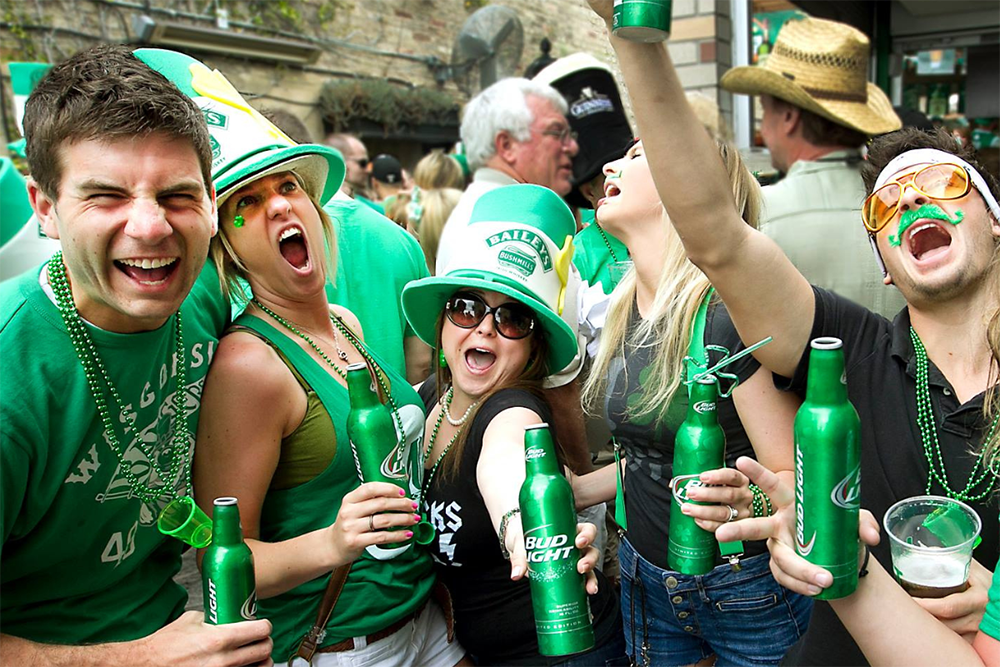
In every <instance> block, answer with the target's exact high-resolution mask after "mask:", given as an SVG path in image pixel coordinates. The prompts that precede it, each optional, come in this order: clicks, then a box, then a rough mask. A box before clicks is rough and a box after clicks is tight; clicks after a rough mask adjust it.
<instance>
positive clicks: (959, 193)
mask: <svg viewBox="0 0 1000 667" xmlns="http://www.w3.org/2000/svg"><path fill="white" fill-rule="evenodd" d="M971 187H972V185H971V180H970V179H969V173H968V172H967V171H966V170H965V167H962V166H961V165H957V164H951V163H948V162H943V163H939V164H931V165H927V166H926V167H924V168H923V169H920V170H919V171H916V172H914V173H913V174H907V175H905V176H903V177H902V179H900V180H895V181H890V182H889V183H886V184H885V185H883V186H882V187H880V188H879V189H878V190H876V191H875V192H873V193H871V194H870V195H868V198H867V199H865V203H864V205H863V206H862V207H861V219H862V220H863V221H864V223H865V228H867V229H868V231H869V232H871V233H872V234H876V233H878V232H879V231H880V230H881V229H882V228H883V227H885V226H886V225H887V224H889V222H890V221H891V220H892V219H893V217H895V215H896V211H898V210H899V201H900V200H901V199H902V198H903V192H904V191H905V190H906V188H913V189H914V190H916V191H917V192H919V193H920V194H922V195H924V196H925V197H930V198H931V199H938V200H942V201H943V200H948V199H960V198H962V197H964V196H965V195H967V194H969V189H970V188H971Z"/></svg>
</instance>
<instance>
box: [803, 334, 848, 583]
mask: <svg viewBox="0 0 1000 667" xmlns="http://www.w3.org/2000/svg"><path fill="white" fill-rule="evenodd" d="M810 346H811V348H812V349H811V350H810V354H809V378H808V380H807V384H806V400H805V402H803V403H802V407H800V408H799V411H798V412H797V413H796V415H795V515H796V520H795V550H796V552H797V553H798V554H799V555H800V556H802V557H803V558H805V559H806V560H807V561H809V562H810V563H812V564H814V565H819V566H820V567H822V568H825V569H827V570H829V571H830V574H832V575H833V585H831V586H830V587H829V588H827V589H825V590H824V591H823V592H822V593H820V594H819V595H817V596H815V597H816V599H818V600H835V599H837V598H842V597H845V596H847V595H850V594H851V593H853V592H854V589H856V588H857V587H858V511H859V508H860V505H861V448H860V444H859V443H860V428H861V427H860V421H859V419H858V413H857V411H856V410H855V409H854V406H853V405H851V402H850V401H849V400H848V399H847V376H846V373H845V371H844V350H843V346H844V344H843V342H842V341H841V340H840V339H839V338H830V337H826V338H816V339H814V340H813V341H812V343H811V344H810Z"/></svg>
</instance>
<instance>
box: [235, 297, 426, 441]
mask: <svg viewBox="0 0 1000 667" xmlns="http://www.w3.org/2000/svg"><path fill="white" fill-rule="evenodd" d="M251 303H253V305H255V306H257V307H258V308H260V309H261V310H262V311H264V313H266V314H267V315H269V316H270V317H271V318H272V319H273V320H274V321H276V322H277V323H278V324H280V325H281V326H283V327H285V328H286V329H288V330H289V331H291V332H292V333H293V334H295V335H296V336H298V337H299V338H301V339H302V340H304V341H305V342H306V343H308V344H309V347H311V348H312V349H313V350H315V351H316V354H318V355H319V356H320V358H321V359H322V360H323V361H325V362H326V363H327V365H328V366H329V367H330V368H332V369H333V370H334V371H336V373H337V375H339V376H340V377H342V378H344V381H345V382H346V381H347V371H345V370H344V369H343V368H341V367H340V366H338V365H337V364H335V363H334V361H333V359H331V358H330V356H329V355H328V354H327V353H326V352H324V351H323V348H321V347H320V346H319V345H317V344H316V342H315V341H314V340H313V339H312V338H310V337H309V336H308V334H306V333H305V332H304V331H301V330H300V329H298V328H297V327H296V326H295V325H294V324H292V323H291V322H289V321H288V320H286V319H285V318H283V317H282V316H281V315H278V314H277V313H276V312H274V311H273V310H271V309H270V308H268V307H267V306H265V305H264V304H262V303H261V302H260V301H258V300H257V299H256V297H255V298H253V299H251ZM330 321H331V322H333V324H334V326H335V327H337V329H338V330H339V331H340V333H341V335H343V336H344V338H346V339H348V340H349V341H350V342H351V343H352V344H353V345H354V349H356V350H357V351H358V353H359V354H360V355H361V356H362V357H363V358H364V360H365V361H366V362H367V363H368V367H369V368H371V369H372V370H374V371H375V379H376V380H377V381H378V386H379V387H380V388H381V389H382V393H383V395H385V397H386V402H387V403H388V404H389V412H390V413H391V414H392V417H393V419H394V420H395V422H396V427H397V428H398V429H399V433H400V437H405V434H406V431H405V430H404V429H403V419H402V417H400V416H399V408H397V407H396V401H395V399H393V397H392V394H391V393H389V387H388V386H386V384H385V380H384V379H383V377H382V369H381V368H380V367H379V366H378V364H377V363H375V360H374V359H373V358H372V357H371V355H370V354H368V351H367V350H366V349H365V347H364V345H362V344H361V340H360V339H359V338H357V337H356V336H355V335H354V332H352V331H351V330H350V329H349V328H348V327H346V326H345V325H344V323H343V322H341V321H340V318H339V317H336V316H335V315H334V314H333V313H330ZM338 356H339V355H338ZM346 356H347V354H344V357H346ZM342 358H343V357H342ZM374 389H375V388H374V387H372V390H373V391H374Z"/></svg>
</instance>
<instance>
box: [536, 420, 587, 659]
mask: <svg viewBox="0 0 1000 667" xmlns="http://www.w3.org/2000/svg"><path fill="white" fill-rule="evenodd" d="M524 465H525V468H526V476H525V479H524V484H522V485H521V493H520V496H519V501H520V506H521V525H522V526H523V527H524V547H525V550H526V551H527V554H528V580H529V581H530V586H531V606H532V608H533V609H534V612H535V633H536V634H537V636H538V651H539V653H541V654H542V655H549V656H559V655H571V654H573V653H581V652H583V651H589V650H590V649H592V648H594V628H593V626H592V625H591V617H590V601H589V600H588V599H587V591H586V589H585V588H584V585H585V580H584V576H583V575H582V574H580V573H579V572H577V571H576V564H577V561H578V560H579V559H580V550H579V549H577V548H576V509H575V503H574V501H573V489H572V487H570V484H569V481H567V480H566V478H565V477H563V475H562V472H561V470H560V469H559V461H558V459H556V448H555V443H553V442H552V434H551V433H550V432H549V425H548V424H538V425H536V426H529V427H528V428H526V429H525V430H524Z"/></svg>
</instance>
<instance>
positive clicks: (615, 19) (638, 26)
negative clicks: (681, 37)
mask: <svg viewBox="0 0 1000 667" xmlns="http://www.w3.org/2000/svg"><path fill="white" fill-rule="evenodd" d="M672 4H673V3H672V2H671V0H614V5H613V8H614V13H613V14H612V16H611V32H612V34H614V35H615V37H621V38H622V39H627V40H629V41H632V42H662V41H663V40H665V39H666V38H667V37H669V36H670V12H671V11H672V8H671V5H672Z"/></svg>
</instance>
